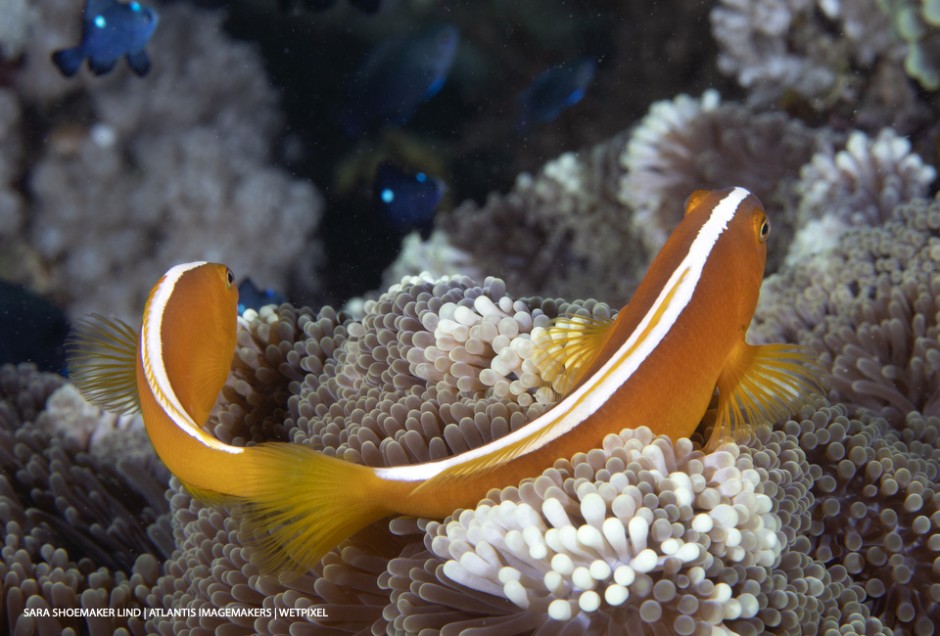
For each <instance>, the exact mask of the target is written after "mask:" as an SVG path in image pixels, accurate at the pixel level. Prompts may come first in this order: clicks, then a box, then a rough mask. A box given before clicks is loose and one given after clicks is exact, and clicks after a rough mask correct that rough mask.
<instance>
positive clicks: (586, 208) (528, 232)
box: [415, 135, 649, 303]
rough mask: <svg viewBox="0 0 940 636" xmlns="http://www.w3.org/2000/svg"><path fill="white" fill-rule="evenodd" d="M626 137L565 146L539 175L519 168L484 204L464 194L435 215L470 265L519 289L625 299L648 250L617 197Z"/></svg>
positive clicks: (452, 243)
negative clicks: (574, 149) (581, 147)
mask: <svg viewBox="0 0 940 636" xmlns="http://www.w3.org/2000/svg"><path fill="white" fill-rule="evenodd" d="M625 142H626V136H625V135H617V136H615V137H613V138H612V139H611V140H609V141H607V142H604V143H602V144H599V145H597V146H594V147H593V148H590V149H587V150H585V151H582V152H579V153H565V154H563V155H561V156H560V157H558V158H556V159H554V160H552V161H550V162H548V163H547V164H546V165H545V166H544V167H543V168H542V170H541V171H540V172H539V173H538V174H537V175H534V176H533V175H530V174H526V173H523V174H521V175H519V177H518V178H517V179H516V183H515V185H514V187H513V189H512V191H511V192H509V193H508V194H506V195H503V196H500V195H496V194H492V195H490V197H489V199H488V200H487V202H486V204H485V205H484V206H483V207H482V208H480V207H478V206H477V205H476V204H474V203H472V202H465V203H463V204H462V205H460V206H458V207H457V209H455V210H454V211H453V212H452V213H451V214H448V215H445V216H443V217H440V218H439V220H438V221H436V223H437V224H438V227H440V228H441V229H442V230H443V231H444V232H445V233H446V234H447V237H448V240H449V243H450V244H451V245H453V246H455V247H457V248H459V249H461V250H463V251H464V252H467V253H469V254H471V255H472V256H473V257H474V262H475V269H476V270H478V271H483V272H485V273H487V274H489V275H494V276H499V277H501V278H503V279H504V280H505V281H506V283H507V284H508V285H510V286H512V287H513V288H514V289H517V290H518V293H520V294H531V295H548V294H558V295H561V296H567V297H571V298H575V297H582V298H583V297H596V298H605V299H606V300H607V301H608V302H611V303H619V302H622V301H626V299H627V298H628V296H629V294H630V293H631V292H632V290H633V288H634V287H635V285H636V283H637V278H638V275H639V271H638V270H639V267H640V266H642V265H643V264H644V263H645V262H647V259H648V258H649V255H648V254H647V253H646V252H645V251H644V247H643V245H642V244H640V242H639V241H638V240H637V236H636V234H635V230H634V229H633V228H632V227H631V224H630V218H629V214H628V213H627V207H626V205H625V202H624V200H623V199H622V197H621V191H620V182H621V179H622V178H623V173H624V167H623V165H622V163H621V160H620V155H621V154H622V152H623V148H624V144H625ZM461 271H462V270H461ZM611 272H616V275H615V276H611ZM415 273H416V272H415ZM448 273H453V272H448ZM470 273H472V272H470Z"/></svg>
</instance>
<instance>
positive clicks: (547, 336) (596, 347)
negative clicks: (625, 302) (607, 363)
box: [532, 314, 613, 395]
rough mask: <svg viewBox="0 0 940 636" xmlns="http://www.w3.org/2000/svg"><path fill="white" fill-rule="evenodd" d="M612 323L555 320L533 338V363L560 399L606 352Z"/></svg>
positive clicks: (574, 317)
mask: <svg viewBox="0 0 940 636" xmlns="http://www.w3.org/2000/svg"><path fill="white" fill-rule="evenodd" d="M612 324H613V320H611V319H608V318H599V317H596V316H582V315H580V314H570V315H565V316H559V317H557V318H555V319H554V320H553V321H552V323H551V325H549V326H548V327H547V328H545V329H544V330H543V331H541V332H540V333H536V334H535V335H534V338H533V342H534V344H535V354H534V355H533V357H532V361H533V363H534V364H535V366H536V367H537V368H538V370H539V373H540V374H541V376H542V379H544V380H545V381H547V382H549V383H550V384H551V385H552V388H553V389H555V392H556V393H558V394H560V395H565V394H566V393H568V392H569V391H570V390H571V389H572V388H574V386H575V385H577V384H578V382H580V381H581V379H582V378H583V377H584V374H585V372H587V370H588V369H589V368H590V366H591V363H593V362H594V361H595V360H596V359H597V356H598V354H599V353H600V352H601V349H603V346H604V343H605V342H606V340H607V336H608V335H609V333H610V327H611V325H612Z"/></svg>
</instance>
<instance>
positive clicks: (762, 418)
mask: <svg viewBox="0 0 940 636" xmlns="http://www.w3.org/2000/svg"><path fill="white" fill-rule="evenodd" d="M823 376H824V371H823V370H822V368H821V367H820V366H819V364H818V363H817V362H816V359H815V357H814V356H813V354H812V352H811V351H810V350H808V349H805V348H803V347H799V346H795V345H786V344H772V345H749V344H747V343H746V342H744V340H743V339H742V340H741V342H740V344H739V345H738V346H737V347H736V348H735V349H734V351H732V352H731V354H730V355H729V356H728V362H727V364H726V365H725V368H724V370H723V371H722V372H721V376H720V377H719V378H718V416H717V419H716V421H715V428H714V429H713V431H712V434H711V437H710V439H709V443H708V447H709V448H715V447H716V446H717V445H718V444H719V443H721V442H723V441H725V440H727V439H728V438H729V437H731V438H734V439H740V438H741V437H743V436H744V435H746V433H748V432H749V431H750V430H751V429H752V428H753V427H755V426H757V425H759V424H761V423H766V424H770V423H773V422H775V421H777V420H779V419H781V418H784V417H786V416H788V415H790V414H791V413H792V412H793V411H794V410H795V408H796V406H797V405H798V404H800V403H801V402H802V401H803V400H804V399H805V398H806V397H807V396H808V395H809V394H813V393H820V392H822V391H823V387H824V384H823Z"/></svg>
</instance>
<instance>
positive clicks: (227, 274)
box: [225, 267, 235, 285]
mask: <svg viewBox="0 0 940 636" xmlns="http://www.w3.org/2000/svg"><path fill="white" fill-rule="evenodd" d="M225 281H226V282H227V283H228V284H229V285H234V284H235V274H233V273H232V270H230V269H229V268H228V267H226V268H225Z"/></svg>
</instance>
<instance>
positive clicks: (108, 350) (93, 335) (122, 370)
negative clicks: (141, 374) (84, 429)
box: [65, 314, 140, 413]
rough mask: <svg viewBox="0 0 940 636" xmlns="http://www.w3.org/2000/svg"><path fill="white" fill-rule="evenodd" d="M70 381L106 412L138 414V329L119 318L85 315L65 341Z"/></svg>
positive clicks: (83, 394)
mask: <svg viewBox="0 0 940 636" xmlns="http://www.w3.org/2000/svg"><path fill="white" fill-rule="evenodd" d="M65 356H66V364H67V367H68V373H69V380H71V381H72V383H73V384H74V385H75V386H76V387H78V390H79V392H80V393H81V394H82V396H83V397H84V398H85V399H86V400H88V401H89V402H91V403H92V404H94V405H95V406H98V407H100V408H102V409H104V410H105V411H110V412H112V413H134V412H137V411H139V410H140V401H139V398H138V396H137V330H135V329H134V328H133V327H131V326H130V325H128V324H127V323H125V322H123V321H121V320H118V319H116V318H106V317H104V316H102V315H100V314H89V315H87V316H83V317H82V318H80V319H79V320H78V321H77V322H76V323H75V327H74V328H73V329H72V332H71V333H70V334H69V336H68V338H67V339H66V341H65Z"/></svg>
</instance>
